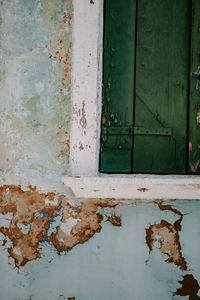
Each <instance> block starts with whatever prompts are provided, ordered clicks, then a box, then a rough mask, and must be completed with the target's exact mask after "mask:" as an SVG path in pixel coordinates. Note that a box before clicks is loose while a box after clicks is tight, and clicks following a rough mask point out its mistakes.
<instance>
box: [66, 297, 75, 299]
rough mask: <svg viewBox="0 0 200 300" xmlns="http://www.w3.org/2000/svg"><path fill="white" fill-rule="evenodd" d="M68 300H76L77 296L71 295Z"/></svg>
mask: <svg viewBox="0 0 200 300" xmlns="http://www.w3.org/2000/svg"><path fill="white" fill-rule="evenodd" d="M67 300H76V298H75V297H69V298H67Z"/></svg>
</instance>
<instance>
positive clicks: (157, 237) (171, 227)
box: [146, 200, 187, 270]
mask: <svg viewBox="0 0 200 300" xmlns="http://www.w3.org/2000/svg"><path fill="white" fill-rule="evenodd" d="M155 202H156V204H157V205H158V207H159V208H160V210H169V211H172V212H173V213H175V214H177V215H179V216H180V218H179V219H178V220H177V221H175V222H174V224H171V223H169V222H167V221H166V220H161V222H160V224H153V225H151V226H150V227H149V228H147V229H146V244H147V246H148V248H149V253H151V252H152V251H153V247H154V246H156V245H157V246H156V247H157V248H158V249H159V250H160V251H161V252H162V253H163V254H165V255H167V256H168V259H166V262H168V263H174V264H176V265H177V266H179V267H180V268H181V269H182V270H187V263H186V261H185V259H184V257H183V256H182V251H181V244H180V240H179V231H180V230H181V228H182V227H181V222H182V219H183V214H182V213H181V212H180V211H179V210H177V209H175V208H173V207H172V206H171V205H169V204H168V205H163V204H162V201H161V200H156V201H155Z"/></svg>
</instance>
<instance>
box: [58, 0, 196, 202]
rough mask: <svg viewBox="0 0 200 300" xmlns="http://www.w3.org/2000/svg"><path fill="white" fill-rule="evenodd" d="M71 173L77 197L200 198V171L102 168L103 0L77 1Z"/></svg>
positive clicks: (68, 178)
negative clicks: (170, 172)
mask: <svg viewBox="0 0 200 300" xmlns="http://www.w3.org/2000/svg"><path fill="white" fill-rule="evenodd" d="M73 11H74V16H73V30H72V43H73V45H72V51H73V52H72V94H71V99H72V109H71V132H70V172H69V174H68V175H67V176H63V178H62V181H63V183H64V184H65V185H67V186H68V187H70V188H71V189H72V191H73V192H74V194H75V196H76V197H81V198H82V197H83V198H88V197H89V198H102V197H103V198H117V199H119V198H124V199H133V198H135V199H155V198H160V199H200V176H199V175H195V176H194V175H152V174H149V175H141V174H138V175H134V174H133V175H120V174H114V175H108V174H102V173H100V172H99V153H100V133H101V106H102V57H103V0H73Z"/></svg>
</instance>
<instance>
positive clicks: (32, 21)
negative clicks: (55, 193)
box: [0, 0, 73, 188]
mask: <svg viewBox="0 0 200 300" xmlns="http://www.w3.org/2000/svg"><path fill="white" fill-rule="evenodd" d="M0 13H1V26H0V38H1V68H0V69H1V74H0V86H1V95H0V101H1V107H0V116H1V122H0V139H1V147H0V157H1V160H0V175H1V178H0V181H1V183H2V184H3V183H10V184H14V183H17V184H18V183H21V184H22V185H28V184H32V185H37V186H38V185H39V184H40V185H41V187H42V186H44V185H45V184H46V185H47V182H49V183H50V184H49V186H50V185H54V187H56V184H57V182H58V181H59V180H60V176H61V175H62V174H63V173H67V170H68V159H69V122H70V106H71V103H70V91H71V55H72V39H71V35H72V34H71V31H72V19H73V18H72V15H73V12H72V3H71V0H67V1H63V0H56V1H51V0H37V1H32V0H30V1H24V0H8V1H7V0H6V1H4V0H2V1H1V2H0ZM47 188H48V187H47Z"/></svg>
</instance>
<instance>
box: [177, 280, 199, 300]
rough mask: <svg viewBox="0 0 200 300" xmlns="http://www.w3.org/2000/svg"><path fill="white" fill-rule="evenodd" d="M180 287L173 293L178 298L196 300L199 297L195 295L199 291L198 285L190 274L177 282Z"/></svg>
mask: <svg viewBox="0 0 200 300" xmlns="http://www.w3.org/2000/svg"><path fill="white" fill-rule="evenodd" d="M179 283H180V284H181V287H180V288H178V289H177V290H176V292H174V293H173V295H178V296H189V300H197V299H200V297H199V296H198V295H197V294H198V291H199V288H200V286H199V283H198V281H197V280H196V279H195V278H194V276H193V275H192V274H187V275H185V276H183V280H182V281H179Z"/></svg>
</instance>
